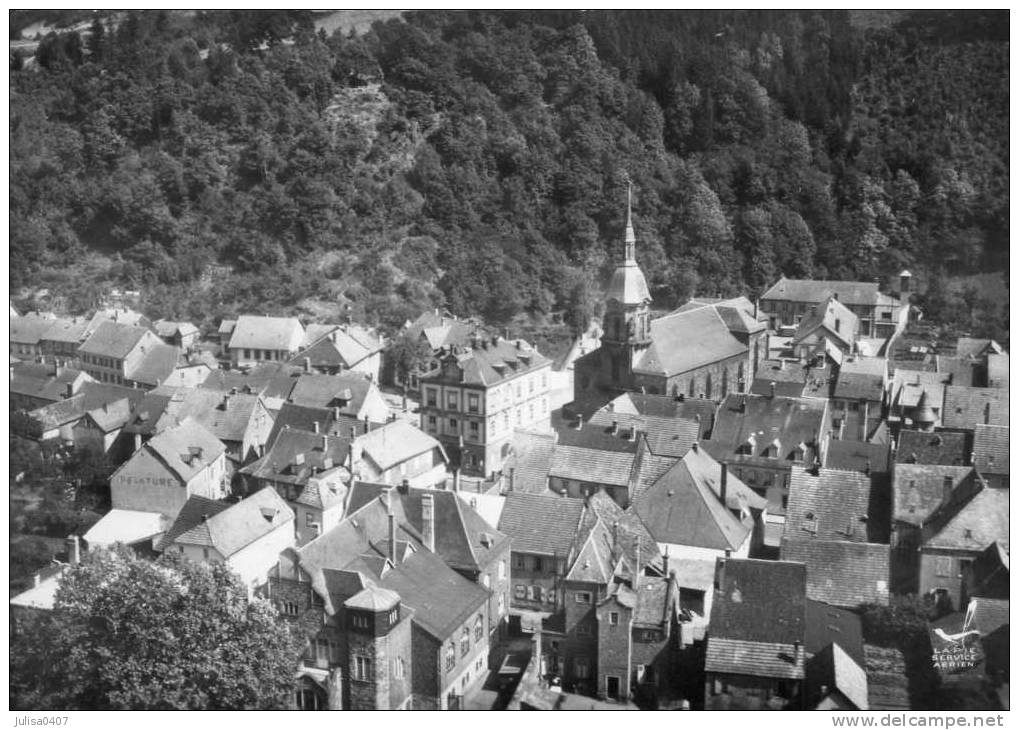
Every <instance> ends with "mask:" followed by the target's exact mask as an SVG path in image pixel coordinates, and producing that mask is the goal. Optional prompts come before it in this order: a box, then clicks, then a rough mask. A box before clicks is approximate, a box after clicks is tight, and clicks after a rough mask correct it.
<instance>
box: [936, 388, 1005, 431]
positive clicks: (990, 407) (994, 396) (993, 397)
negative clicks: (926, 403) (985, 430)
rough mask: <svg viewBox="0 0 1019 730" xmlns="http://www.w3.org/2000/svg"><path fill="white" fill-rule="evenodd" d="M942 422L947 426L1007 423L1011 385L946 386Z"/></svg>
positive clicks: (1000, 424)
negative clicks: (981, 386)
mask: <svg viewBox="0 0 1019 730" xmlns="http://www.w3.org/2000/svg"><path fill="white" fill-rule="evenodd" d="M941 423H942V425H943V426H944V427H945V428H964V429H972V428H974V427H975V426H976V425H977V424H978V423H988V424H992V425H994V426H1007V425H1008V388H966V387H964V386H961V385H949V386H946V387H945V401H944V407H943V408H942V410H941Z"/></svg>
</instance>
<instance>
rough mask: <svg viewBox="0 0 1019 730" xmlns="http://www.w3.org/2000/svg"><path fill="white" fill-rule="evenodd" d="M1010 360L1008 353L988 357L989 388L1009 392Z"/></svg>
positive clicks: (992, 354)
mask: <svg viewBox="0 0 1019 730" xmlns="http://www.w3.org/2000/svg"><path fill="white" fill-rule="evenodd" d="M1008 373H1009V359H1008V353H1007V352H998V353H990V354H988V355H987V387H988V388H1004V389H1005V390H1008Z"/></svg>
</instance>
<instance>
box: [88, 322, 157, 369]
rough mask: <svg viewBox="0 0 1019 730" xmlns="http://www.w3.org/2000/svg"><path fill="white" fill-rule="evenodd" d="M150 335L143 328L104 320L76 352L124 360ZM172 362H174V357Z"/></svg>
mask: <svg viewBox="0 0 1019 730" xmlns="http://www.w3.org/2000/svg"><path fill="white" fill-rule="evenodd" d="M151 334H152V333H151V332H150V331H149V330H148V329H146V328H144V327H135V326H133V325H129V324H123V323H121V322H111V321H109V320H106V321H103V322H101V323H100V324H99V326H98V327H96V328H95V330H94V331H93V332H92V334H91V335H90V336H89V338H88V339H87V340H85V341H84V342H83V343H82V344H81V347H80V348H78V351H79V352H83V353H88V354H90V355H102V356H104V357H112V358H117V359H124V358H126V357H127V356H128V355H129V354H131V352H133V351H134V349H135V348H136V347H137V346H138V345H139V344H140V343H141V341H142V339H143V338H145V336H146V335H151ZM174 362H176V357H175V358H174Z"/></svg>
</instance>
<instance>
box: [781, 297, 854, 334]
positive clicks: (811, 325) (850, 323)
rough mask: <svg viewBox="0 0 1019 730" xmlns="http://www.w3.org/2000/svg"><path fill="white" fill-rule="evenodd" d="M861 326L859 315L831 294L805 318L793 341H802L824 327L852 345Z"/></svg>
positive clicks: (829, 332)
mask: <svg viewBox="0 0 1019 730" xmlns="http://www.w3.org/2000/svg"><path fill="white" fill-rule="evenodd" d="M859 326H860V324H859V320H858V318H857V316H856V315H855V314H853V313H852V312H850V311H849V310H848V309H846V307H845V305H843V304H842V302H840V301H839V300H838V298H837V297H835V296H831V297H828V299H826V300H825V301H824V302H822V303H821V304H818V305H817V306H816V307H815V308H814V309H813V310H811V312H810V313H809V314H807V316H806V317H804V318H803V320H802V321H801V322H800V324H799V326H798V327H797V328H796V334H795V335H793V342H794V343H799V342H802V341H803V340H804V339H806V338H807V337H809V336H810V335H812V334H814V333H815V332H817V331H818V330H819V329H824V330H826V331H827V332H828V334H830V335H832V336H833V337H835V338H836V339H838V340H839V341H840V342H842V344H843V345H846V346H852V344H853V338H854V337H855V336H856V332H857V331H858V330H859Z"/></svg>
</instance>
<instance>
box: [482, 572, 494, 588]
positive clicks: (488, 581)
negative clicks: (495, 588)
mask: <svg viewBox="0 0 1019 730" xmlns="http://www.w3.org/2000/svg"><path fill="white" fill-rule="evenodd" d="M481 585H483V586H485V588H491V587H492V579H491V578H489V577H488V573H485V574H484V575H483V576H481Z"/></svg>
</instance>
